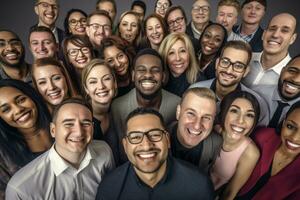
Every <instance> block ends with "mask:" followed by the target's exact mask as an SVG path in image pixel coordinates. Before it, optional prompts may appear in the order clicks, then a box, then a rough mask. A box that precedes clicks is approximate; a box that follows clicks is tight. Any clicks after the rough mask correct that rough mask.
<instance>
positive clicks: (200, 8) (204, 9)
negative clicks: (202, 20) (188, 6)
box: [192, 6, 209, 14]
mask: <svg viewBox="0 0 300 200" xmlns="http://www.w3.org/2000/svg"><path fill="white" fill-rule="evenodd" d="M192 11H194V12H200V11H202V12H203V13H204V14H206V13H208V11H209V6H193V8H192Z"/></svg>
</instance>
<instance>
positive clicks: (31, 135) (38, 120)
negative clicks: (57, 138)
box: [0, 80, 52, 199]
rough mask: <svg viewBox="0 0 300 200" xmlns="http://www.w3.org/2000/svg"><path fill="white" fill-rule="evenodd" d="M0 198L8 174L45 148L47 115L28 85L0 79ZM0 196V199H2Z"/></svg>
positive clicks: (46, 146) (38, 98)
mask: <svg viewBox="0 0 300 200" xmlns="http://www.w3.org/2000/svg"><path fill="white" fill-rule="evenodd" d="M0 93H1V96H0V161H1V162H0V163H1V167H0V180H1V181H0V198H1V197H3V195H4V191H5V188H6V184H7V182H8V180H9V179H10V178H11V176H12V175H13V174H14V173H15V172H16V171H17V170H18V169H20V168H21V167H22V166H24V165H25V164H27V163H28V162H29V161H31V160H32V159H34V158H35V157H37V156H38V155H40V154H41V153H42V152H44V151H46V150H48V149H49V148H50V146H51V144H52V140H51V138H50V134H49V122H50V114H49V112H48V110H47V107H46V106H45V104H44V103H43V100H42V98H41V97H40V96H39V95H38V94H37V93H36V91H35V90H34V89H33V88H32V87H30V85H28V84H26V83H24V82H21V81H17V80H1V81H0ZM1 199H2V198H1Z"/></svg>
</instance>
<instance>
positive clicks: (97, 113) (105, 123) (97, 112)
mask: <svg viewBox="0 0 300 200" xmlns="http://www.w3.org/2000/svg"><path fill="white" fill-rule="evenodd" d="M92 107H93V116H94V117H95V118H96V119H97V120H99V121H100V122H101V130H102V133H103V134H105V133H106V131H107V129H108V127H109V107H110V105H109V104H108V105H100V104H98V103H95V102H92Z"/></svg>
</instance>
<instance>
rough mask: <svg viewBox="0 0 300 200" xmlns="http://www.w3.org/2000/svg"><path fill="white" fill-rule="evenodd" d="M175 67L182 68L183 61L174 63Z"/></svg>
mask: <svg viewBox="0 0 300 200" xmlns="http://www.w3.org/2000/svg"><path fill="white" fill-rule="evenodd" d="M173 67H174V68H182V67H183V63H180V64H173Z"/></svg>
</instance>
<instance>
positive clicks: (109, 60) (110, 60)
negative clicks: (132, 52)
mask: <svg viewBox="0 0 300 200" xmlns="http://www.w3.org/2000/svg"><path fill="white" fill-rule="evenodd" d="M106 63H107V64H108V65H110V66H111V65H113V64H114V61H113V60H112V59H108V60H106Z"/></svg>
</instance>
